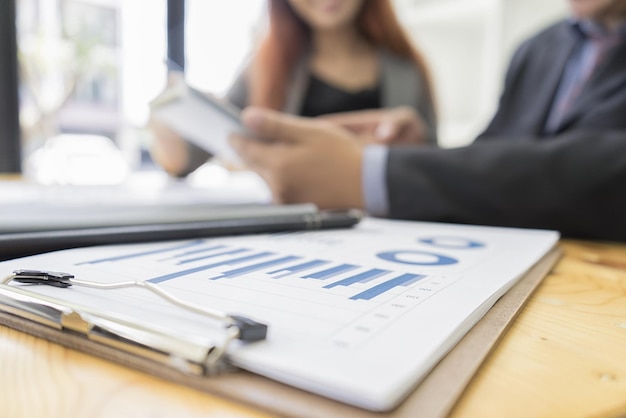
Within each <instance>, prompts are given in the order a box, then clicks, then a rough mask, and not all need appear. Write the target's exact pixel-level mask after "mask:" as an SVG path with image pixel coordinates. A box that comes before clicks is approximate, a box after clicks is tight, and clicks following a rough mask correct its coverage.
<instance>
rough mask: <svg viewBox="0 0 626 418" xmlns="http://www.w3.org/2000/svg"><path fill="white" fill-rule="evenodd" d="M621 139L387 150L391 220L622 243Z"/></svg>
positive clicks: (625, 209) (624, 135) (624, 138)
mask: <svg viewBox="0 0 626 418" xmlns="http://www.w3.org/2000/svg"><path fill="white" fill-rule="evenodd" d="M625 185H626V132H616V133H606V134H593V133H580V132H579V133H572V134H568V135H563V136H562V137H560V138H556V139H552V140H550V141H538V140H525V141H524V140H523V141H508V140H507V141H505V140H500V141H487V142H479V143H475V144H473V145H470V146H467V147H463V148H456V149H436V148H426V147H424V148H413V149H411V148H404V147H403V148H400V147H392V148H391V149H390V151H389V155H388V161H387V186H388V193H389V204H390V205H389V210H390V216H391V217H394V218H403V219H414V220H425V221H439V222H452V223H468V224H481V225H499V226H513V227H529V228H545V229H556V230H559V231H561V233H562V234H563V235H565V236H572V237H579V238H589V239H607V240H619V241H626V216H624V214H625V213H626V187H625Z"/></svg>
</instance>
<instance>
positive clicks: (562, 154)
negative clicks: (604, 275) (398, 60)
mask: <svg viewBox="0 0 626 418" xmlns="http://www.w3.org/2000/svg"><path fill="white" fill-rule="evenodd" d="M569 2H570V5H571V7H572V10H573V13H574V15H575V16H576V18H575V19H573V20H572V21H568V22H562V23H559V24H557V25H555V26H553V27H552V28H549V29H548V30H546V31H544V32H542V33H541V34H539V35H538V36H536V37H535V38H533V39H531V40H530V41H528V42H527V43H525V44H524V45H523V46H522V47H521V48H520V49H519V50H518V52H517V53H516V55H515V57H514V58H513V61H512V63H511V66H510V69H509V72H508V74H507V78H506V86H505V89H504V93H503V95H502V100H501V103H500V108H499V110H498V112H497V113H496V116H495V117H494V119H493V121H492V122H491V124H490V125H489V127H488V128H487V129H486V131H485V133H484V134H483V135H481V137H480V138H479V140H477V141H476V142H475V143H474V144H472V145H471V146H467V147H462V148H457V149H447V150H444V149H436V148H427V147H415V146H410V147H406V146H398V145H394V146H383V145H380V144H378V145H368V146H365V147H363V146H362V142H360V140H359V139H358V138H357V137H356V136H355V135H353V134H352V133H350V132H349V131H347V130H346V129H343V128H342V127H340V126H338V125H337V124H336V123H332V122H330V121H319V120H316V121H314V120H306V119H302V118H295V117H289V116H285V115H281V114H278V113H275V112H268V111H264V110H261V109H247V110H246V111H245V112H244V114H243V121H244V123H245V124H246V126H247V127H248V128H249V129H250V130H251V131H252V132H255V133H256V134H257V135H259V136H262V137H266V138H271V139H274V140H275V141H273V142H271V143H268V142H258V141H251V140H250V139H249V138H245V137H241V136H239V137H234V138H233V140H232V142H233V145H234V146H235V147H236V148H237V150H238V151H239V152H240V154H241V155H242V157H243V159H244V160H245V161H246V162H247V163H248V164H249V166H250V167H251V168H252V169H255V170H256V171H257V172H259V174H260V175H261V176H262V177H264V178H265V179H266V181H267V182H268V184H269V186H270V188H271V189H272V191H273V192H274V196H275V197H276V199H277V200H278V201H281V202H305V201H308V202H314V203H317V204H318V205H319V206H320V207H323V208H349V207H357V208H365V209H367V210H368V212H370V213H372V214H374V215H380V216H389V217H392V218H402V219H416V220H427V221H443V222H459V223H471V224H485V225H505V226H517V227H533V228H549V229H558V230H560V231H561V232H562V233H563V234H564V235H567V236H575V237H583V238H599V239H610V240H621V241H626V216H624V213H626V186H625V185H626V112H625V110H626V49H625V48H626V46H625V43H624V38H625V36H624V34H625V33H626V29H625V28H626V23H625V22H626V0H569ZM394 115H395V116H394ZM352 116H354V115H352ZM357 116H358V115H357ZM365 116H366V117H365V118H364V119H363V120H362V121H360V122H359V121H358V120H357V121H356V122H355V119H354V118H352V120H350V121H349V122H346V121H343V123H342V124H343V125H344V126H350V125H359V123H360V124H361V125H362V126H361V127H358V126H357V127H358V128H359V129H358V130H359V131H363V126H377V129H376V132H378V133H381V134H383V135H384V136H385V138H384V140H386V141H389V142H394V141H395V142H397V141H398V140H400V141H407V140H409V141H410V140H411V138H414V137H416V136H418V135H419V132H420V131H421V129H420V126H419V118H416V117H415V115H411V114H410V113H407V112H402V111H395V113H394V112H390V113H384V114H383V113H377V114H373V113H369V114H366V115H365ZM394 117H396V118H395V120H394ZM377 118H378V119H377ZM357 119H358V118H357ZM338 120H339V121H341V120H340V119H338ZM372 121H374V122H376V123H372ZM335 122H337V120H335ZM383 122H384V123H383ZM382 127H386V128H385V129H381V128H382Z"/></svg>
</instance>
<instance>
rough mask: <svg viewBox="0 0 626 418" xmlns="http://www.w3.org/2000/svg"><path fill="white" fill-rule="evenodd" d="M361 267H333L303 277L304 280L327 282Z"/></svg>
mask: <svg viewBox="0 0 626 418" xmlns="http://www.w3.org/2000/svg"><path fill="white" fill-rule="evenodd" d="M358 267H359V266H355V265H352V264H341V265H339V266H337V267H333V268H330V269H327V270H322V271H318V272H317V273H311V274H309V275H306V276H302V278H303V279H318V280H326V279H330V278H331V277H334V276H337V275H339V274H341V273H345V272H346V271H350V270H354V269H355V268H358Z"/></svg>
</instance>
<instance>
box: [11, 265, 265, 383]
mask: <svg viewBox="0 0 626 418" xmlns="http://www.w3.org/2000/svg"><path fill="white" fill-rule="evenodd" d="M12 281H16V282H19V283H26V284H44V285H49V286H54V287H60V288H67V287H70V286H74V285H75V286H83V287H89V288H94V289H102V290H110V289H121V288H129V287H140V288H144V289H147V290H149V291H151V292H153V293H155V294H156V295H158V296H160V297H161V298H162V299H164V300H166V301H168V302H170V303H172V304H174V305H176V306H178V307H180V308H183V309H186V310H189V311H192V312H195V313H198V314H201V315H203V316H206V317H209V318H211V319H213V320H215V321H218V322H221V323H222V324H223V326H224V329H225V330H226V335H225V339H224V341H223V343H222V344H219V345H214V346H211V347H199V346H198V344H197V342H191V341H181V340H173V339H172V337H171V336H169V335H167V334H164V333H162V332H159V331H156V330H154V329H151V328H147V327H144V326H143V325H140V324H136V323H131V322H128V320H125V319H122V318H119V317H115V316H112V315H108V314H106V313H101V312H97V313H94V312H88V311H83V310H78V309H73V308H72V307H71V306H65V305H60V304H59V303H58V301H55V300H53V299H51V298H47V297H45V296H43V295H36V296H32V293H30V292H25V291H23V290H22V289H19V288H16V287H14V286H8V285H9V283H11V282H12ZM0 285H1V286H0V307H1V308H2V310H6V311H8V312H9V313H13V314H15V315H17V316H19V317H23V318H27V319H30V320H33V321H35V322H38V323H41V324H44V325H47V326H53V327H56V328H58V329H61V330H63V331H73V332H75V333H79V334H82V335H84V336H86V337H87V338H89V339H90V340H94V341H97V342H100V343H103V344H105V345H109V346H111V347H114V348H118V349H122V350H124V351H126V352H129V353H131V354H135V355H139V356H141V357H145V358H149V359H152V360H156V361H161V362H163V363H167V364H168V365H170V366H173V367H176V368H178V369H181V370H182V371H183V372H186V373H191V374H200V375H213V374H216V373H218V372H219V371H220V370H221V369H222V368H223V367H224V366H225V361H224V360H225V354H226V349H227V347H228V345H229V344H230V343H231V342H232V341H234V340H240V341H242V342H246V343H251V342H256V341H261V340H264V339H265V338H266V336H267V325H266V324H263V323H260V322H257V321H254V320H252V319H250V318H246V317H243V316H240V315H229V314H226V313H223V312H219V311H216V310H211V309H207V308H204V307H201V306H198V305H194V304H190V303H187V302H185V301H183V300H181V299H179V298H177V297H175V296H173V295H171V294H169V293H168V292H166V291H164V290H163V289H161V288H159V287H158V286H156V285H154V284H152V283H146V282H141V281H123V282H117V283H97V282H90V281H84V280H78V279H76V278H75V277H74V275H72V274H69V273H60V272H52V271H40V270H15V271H13V274H12V275H9V276H8V277H6V278H5V279H3V280H2V281H0ZM3 288H4V289H3ZM7 288H9V289H7ZM5 289H6V290H5ZM203 348H204V349H203ZM180 360H183V361H182V362H181V361H180Z"/></svg>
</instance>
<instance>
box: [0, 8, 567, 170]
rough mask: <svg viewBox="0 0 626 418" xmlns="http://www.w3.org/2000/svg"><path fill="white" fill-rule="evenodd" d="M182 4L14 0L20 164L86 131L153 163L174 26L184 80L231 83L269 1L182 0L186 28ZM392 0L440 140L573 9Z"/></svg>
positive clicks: (134, 166)
mask: <svg viewBox="0 0 626 418" xmlns="http://www.w3.org/2000/svg"><path fill="white" fill-rule="evenodd" d="M176 3H177V2H176V1H172V0H170V1H169V2H168V1H167V0H151V1H150V2H146V1H145V0H15V14H16V18H17V19H16V30H17V31H16V33H17V42H16V46H17V56H18V76H19V109H20V117H19V120H20V130H21V157H20V158H21V159H22V165H23V170H24V171H28V170H29V169H30V168H29V167H32V165H33V164H34V163H36V165H37V167H38V170H40V171H41V170H42V167H45V166H46V164H47V165H49V166H58V165H59V164H61V162H60V161H59V160H58V159H55V158H56V157H54V155H55V154H54V152H50V151H49V150H48V152H47V155H46V158H47V160H46V161H43V160H42V157H41V156H38V155H37V153H38V152H39V153H41V150H42V149H46V147H47V148H48V149H49V148H50V147H54V146H57V148H58V147H59V145H58V143H69V144H73V145H72V147H74V149H76V148H75V147H76V141H77V140H81V139H80V138H87V139H82V140H83V141H85V142H84V143H87V141H88V140H89V141H90V142H88V143H89V144H93V145H90V146H87V147H84V149H82V150H81V151H80V152H81V153H82V154H83V156H88V157H89V158H87V159H86V161H96V160H97V158H98V156H100V155H103V156H105V157H104V158H106V155H107V153H109V154H112V153H118V154H119V155H121V156H122V157H123V159H124V160H125V163H126V164H127V166H128V170H143V169H148V168H150V167H152V165H151V161H150V158H149V153H148V151H147V150H148V147H149V143H150V139H151V138H150V133H149V131H148V130H147V129H146V122H147V119H148V114H149V102H150V101H151V100H152V99H154V98H155V97H156V96H157V95H158V94H159V92H161V91H162V90H163V88H164V86H165V85H166V80H167V71H168V66H169V68H170V69H172V68H173V67H175V66H176V65H178V64H176V63H175V62H172V61H171V60H170V61H169V62H168V59H167V57H168V56H169V57H176V55H177V54H178V55H182V52H181V51H178V52H177V51H175V50H172V48H175V46H176V45H174V44H172V39H174V40H176V39H177V38H176V36H178V40H179V41H182V39H180V38H181V36H182V37H183V38H184V40H185V42H184V44H185V50H184V51H183V52H184V56H185V60H184V66H185V73H186V79H187V82H188V83H189V84H190V85H192V86H194V87H196V88H198V89H200V90H203V91H207V92H213V93H217V94H223V93H225V91H226V89H227V87H228V86H229V85H230V83H231V82H232V81H233V78H234V77H235V76H236V75H237V73H238V71H239V70H240V68H241V67H242V65H243V64H244V61H245V60H246V57H247V56H248V55H249V53H250V52H251V49H252V48H253V47H254V45H255V40H256V39H257V38H258V34H259V33H260V32H261V31H262V30H263V27H264V14H265V2H264V1H263V0H229V1H206V0H186V2H184V3H185V6H184V7H185V9H186V10H185V16H186V18H185V19H184V22H185V23H184V25H183V26H182V27H181V26H179V25H180V24H182V23H181V22H182V19H178V20H176V19H172V18H173V17H175V13H176ZM178 3H181V4H182V3H183V2H182V0H180V1H179V2H178ZM394 4H395V7H396V12H397V14H398V16H399V18H400V20H401V22H402V23H403V24H404V26H405V28H406V30H407V31H408V32H409V33H410V35H411V37H412V39H413V40H414V41H415V43H416V44H417V45H418V47H419V48H420V49H421V50H422V51H423V52H424V54H425V55H426V58H427V60H428V62H429V63H430V65H431V70H432V74H433V78H434V82H435V89H436V93H437V102H438V110H439V115H440V118H439V120H440V130H439V133H440V144H441V145H442V146H444V147H456V146H461V145H465V144H467V143H469V142H471V141H472V139H473V138H474V137H475V136H476V135H477V134H478V133H480V131H481V130H482V129H483V128H484V127H485V126H486V124H487V122H488V121H489V119H490V117H491V116H492V114H493V112H494V110H495V108H496V104H497V100H498V95H499V91H500V88H501V86H502V80H503V76H504V71H505V70H506V65H507V63H508V60H509V58H510V56H511V54H512V52H513V51H514V48H515V46H516V45H518V44H519V42H520V41H521V40H523V39H524V38H525V37H527V36H528V35H529V34H531V33H532V32H534V31H536V30H537V29H538V28H539V27H542V26H545V25H547V24H548V23H550V22H552V21H554V20H557V19H559V18H561V17H563V16H564V15H565V10H566V2H565V1H564V0H395V2H394ZM168 7H169V19H168ZM179 10H180V9H179ZM177 22H178V23H177ZM168 34H169V36H170V37H169V39H170V43H169V46H170V50H169V52H168ZM177 34H178V35H177ZM173 35H174V37H172V36H173ZM181 45H182V43H181ZM51 139H52V140H51ZM106 139H108V140H110V141H107V140H106ZM55 141H56V143H57V145H55ZM107 144H109V145H107ZM111 144H112V145H113V146H112V147H111V146H110V145H111ZM61 154H62V152H61ZM50 155H53V157H50ZM59 158H60V157H59ZM116 158H118V157H116ZM118 159H119V158H118ZM5 160H6V158H5ZM117 163H119V161H117V160H115V159H113V158H112V159H111V161H110V162H105V163H104V164H105V165H106V164H117ZM3 171H6V170H3ZM122 175H123V173H122Z"/></svg>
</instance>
